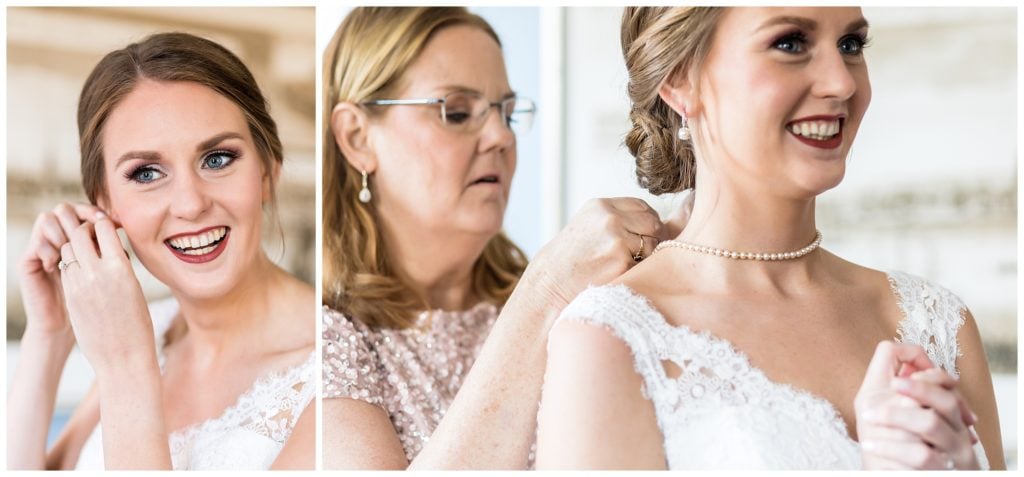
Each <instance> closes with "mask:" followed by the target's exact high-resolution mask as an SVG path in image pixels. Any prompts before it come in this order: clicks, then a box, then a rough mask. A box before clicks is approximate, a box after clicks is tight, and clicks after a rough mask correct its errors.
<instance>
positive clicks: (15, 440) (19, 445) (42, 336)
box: [7, 203, 99, 470]
mask: <svg viewBox="0 0 1024 477" xmlns="http://www.w3.org/2000/svg"><path fill="white" fill-rule="evenodd" d="M98 212H99V209H97V208H96V207H94V206H91V205H85V204H72V203H61V204H58V205H57V206H56V207H54V208H53V209H52V210H49V211H46V212H43V213H41V214H39V216H38V217H37V219H36V221H35V223H34V224H33V225H32V232H31V236H30V238H29V246H28V248H27V249H26V250H25V253H24V254H23V256H22V257H21V259H20V260H19V262H18V282H19V288H20V289H21V296H22V303H23V305H24V307H25V318H26V327H25V334H24V336H23V337H22V340H21V348H20V352H19V356H18V365H17V368H16V370H15V373H14V377H13V379H12V380H11V386H10V392H9V394H8V395H7V465H8V468H10V469H24V470H29V469H43V468H45V467H48V466H50V467H52V466H53V465H54V464H55V463H58V462H63V463H67V460H68V458H67V456H65V455H64V454H65V453H76V452H77V449H76V448H75V446H74V445H71V444H72V443H74V442H78V445H79V446H80V445H81V442H84V440H85V438H86V437H87V435H88V432H89V431H90V430H91V429H92V426H84V427H82V428H79V427H75V426H72V423H70V422H69V424H68V428H67V429H66V430H65V432H64V435H65V436H67V439H65V440H62V441H61V442H64V443H66V444H67V445H68V446H69V447H67V448H66V447H64V446H56V447H55V448H54V450H53V451H52V452H51V454H52V455H50V456H46V435H47V431H48V429H49V427H50V421H51V419H52V417H53V409H54V404H55V400H56V394H57V387H58V385H59V383H60V377H61V373H62V372H63V370H64V365H65V364H66V362H67V359H68V355H69V354H70V353H71V349H72V348H73V347H74V344H75V337H74V335H73V333H72V330H71V325H70V324H69V322H68V317H67V312H66V311H65V306H64V293H63V290H62V289H61V277H60V274H61V271H60V270H59V268H58V263H59V260H60V258H61V256H60V249H61V247H62V246H63V245H65V244H66V243H67V242H68V237H69V236H70V235H71V234H72V232H73V231H74V230H76V229H77V228H79V227H80V226H81V225H82V224H83V223H88V222H90V221H94V220H96V214H97V213H98ZM88 407H89V406H84V405H83V406H80V408H88ZM83 412H84V413H86V414H88V413H87V412H85V411H83V410H81V409H80V410H79V411H76V413H75V414H76V416H77V415H79V413H83ZM76 422H77V421H76ZM93 425H94V424H93ZM73 463H74V462H71V464H72V465H73Z"/></svg>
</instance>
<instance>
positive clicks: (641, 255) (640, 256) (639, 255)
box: [633, 234, 644, 262]
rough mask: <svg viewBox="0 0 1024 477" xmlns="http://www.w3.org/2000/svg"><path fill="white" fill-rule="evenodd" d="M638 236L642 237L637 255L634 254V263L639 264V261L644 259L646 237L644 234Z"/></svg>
mask: <svg viewBox="0 0 1024 477" xmlns="http://www.w3.org/2000/svg"><path fill="white" fill-rule="evenodd" d="M636 235H637V237H640V248H638V249H637V250H636V253H634V254H633V261H634V262H639V261H641V260H643V259H644V236H643V234H636Z"/></svg>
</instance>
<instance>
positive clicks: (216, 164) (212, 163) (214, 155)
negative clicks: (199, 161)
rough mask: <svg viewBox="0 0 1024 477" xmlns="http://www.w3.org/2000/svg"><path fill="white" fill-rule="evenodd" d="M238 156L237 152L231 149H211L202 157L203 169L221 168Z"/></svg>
mask: <svg viewBox="0 0 1024 477" xmlns="http://www.w3.org/2000/svg"><path fill="white" fill-rule="evenodd" d="M236 157H238V155H237V154H235V153H234V152H231V151H213V152H211V153H209V154H207V155H206V157H204V158H203V168H204V169H223V168H225V167H227V166H229V165H231V163H232V162H234V161H235V158H236Z"/></svg>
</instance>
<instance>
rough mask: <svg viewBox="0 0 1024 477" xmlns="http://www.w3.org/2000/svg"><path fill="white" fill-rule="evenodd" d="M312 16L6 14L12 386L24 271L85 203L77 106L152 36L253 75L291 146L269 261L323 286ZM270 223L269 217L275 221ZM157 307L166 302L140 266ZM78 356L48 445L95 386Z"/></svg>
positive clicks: (294, 12)
mask: <svg viewBox="0 0 1024 477" xmlns="http://www.w3.org/2000/svg"><path fill="white" fill-rule="evenodd" d="M314 16H315V13H314V9H313V8H311V7H309V8H306V7H301V8H8V9H7V25H6V29H7V30H6V32H7V91H6V93H7V138H8V142H7V144H6V148H7V151H6V154H7V377H8V380H9V379H10V378H11V376H12V375H13V370H14V367H15V366H16V364H17V353H18V345H17V342H18V340H19V339H20V337H21V334H22V332H23V330H24V325H25V315H24V310H23V308H22V304H21V295H20V292H19V288H18V275H17V269H16V265H17V263H18V258H19V257H20V256H21V254H22V253H23V252H24V250H25V247H26V245H27V242H28V237H29V233H30V231H31V228H32V224H33V222H34V221H35V218H36V216H37V215H38V214H39V213H40V212H43V211H46V210H50V209H52V208H53V207H54V206H56V205H57V203H59V202H62V201H78V202H87V199H86V198H85V194H84V193H83V191H82V186H81V175H80V173H79V158H80V155H79V150H78V129H77V125H76V113H77V106H78V95H79V93H80V92H81V89H82V85H83V84H84V82H85V78H86V77H87V76H88V74H89V72H90V71H92V68H93V67H94V66H95V65H96V63H97V62H98V61H99V60H100V59H101V58H102V57H103V56H104V55H106V54H107V53H109V52H110V51H112V50H115V49H119V48H123V47H124V46H126V45H128V44H129V43H132V42H135V41H139V40H142V39H143V38H145V37H146V36H148V35H150V34H153V33H158V32H166V31H183V32H188V33H192V34H196V35H199V36H202V37H205V38H208V39H210V40H213V41H216V42H218V43H220V44H221V45H223V46H225V47H226V48H228V49H229V50H231V51H232V52H233V53H235V54H236V55H238V56H239V58H241V59H242V61H243V62H244V63H245V64H246V66H247V67H248V68H249V70H250V71H252V73H253V75H254V76H255V77H256V81H257V82H258V83H259V86H260V89H261V90H262V92H263V94H264V96H265V97H266V98H267V101H268V102H269V104H270V113H271V115H272V116H273V117H274V120H275V121H276V122H277V126H278V131H279V134H280V136H281V141H282V143H283V145H284V156H285V159H284V168H283V170H282V177H281V180H280V182H279V184H278V190H277V192H278V209H279V214H278V215H279V219H280V222H281V226H282V228H283V230H284V243H283V244H282V243H281V240H280V238H279V235H278V231H277V228H276V226H273V225H272V223H271V222H267V223H268V225H269V226H268V227H264V236H265V239H264V248H265V250H266V251H267V254H268V256H269V257H270V258H271V259H272V260H275V261H276V262H277V263H279V264H280V265H282V266H283V267H284V268H285V269H287V270H289V271H291V272H292V273H294V274H296V275H297V276H299V277H300V278H301V279H303V280H304V281H306V282H308V283H310V284H312V283H313V279H314V274H315V265H316V264H315V233H316V222H317V221H316V219H315V216H316V210H315V203H316V188H315V172H316V161H315V141H316V134H315V133H316V118H315V112H316V61H317V60H316V54H315V51H314V48H315V43H314V42H315V33H314V32H315V30H314V25H315V23H314ZM268 219H270V216H269V214H268ZM133 263H134V265H135V272H136V274H137V276H138V277H139V280H140V282H141V283H142V287H143V289H144V291H145V293H146V296H147V298H148V299H150V300H153V299H158V298H162V297H164V296H168V295H169V292H168V290H167V289H166V287H164V286H163V285H162V284H161V283H160V282H158V281H157V280H156V279H154V278H153V277H152V276H151V275H150V274H149V273H148V272H147V271H146V269H145V268H143V267H142V266H141V265H140V264H139V263H138V261H137V260H133ZM92 378H93V374H92V370H91V368H89V366H88V363H87V362H86V361H85V359H84V358H83V357H82V356H81V355H80V354H79V353H78V352H77V350H76V351H75V352H73V353H72V356H71V358H70V360H69V362H68V365H67V367H66V368H65V370H64V376H63V379H62V381H61V387H60V390H59V391H58V398H57V411H56V416H55V419H54V423H53V425H52V426H51V438H52V437H53V436H54V435H55V434H54V433H55V432H56V431H57V430H58V429H59V428H60V427H61V426H63V424H64V422H65V421H66V419H67V416H68V414H69V413H70V411H71V410H73V408H74V406H75V405H76V404H77V403H78V401H79V400H80V399H81V397H82V396H83V395H84V393H85V391H87V388H88V386H89V385H90V383H91V382H92Z"/></svg>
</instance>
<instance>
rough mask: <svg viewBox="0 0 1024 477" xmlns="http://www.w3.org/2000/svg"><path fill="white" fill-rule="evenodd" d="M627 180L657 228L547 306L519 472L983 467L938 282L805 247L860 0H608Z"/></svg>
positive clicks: (983, 440) (970, 343)
mask: <svg viewBox="0 0 1024 477" xmlns="http://www.w3.org/2000/svg"><path fill="white" fill-rule="evenodd" d="M621 30H622V31H621V36H622V52H623V55H624V57H625V60H626V68H627V70H628V73H629V87H628V88H629V91H628V92H629V99H630V102H631V106H632V109H631V112H630V119H631V120H632V123H633V128H632V130H631V131H630V132H629V133H628V135H627V137H626V145H627V146H628V147H629V149H630V152H631V153H632V154H633V155H634V157H635V158H636V165H637V174H638V177H639V179H640V183H641V185H643V186H644V187H646V188H647V190H649V191H650V192H651V193H654V194H664V193H672V192H679V191H682V190H684V189H688V188H693V189H694V205H693V212H692V214H691V216H690V221H689V222H688V224H687V226H686V228H685V229H684V230H683V231H682V233H681V234H680V235H679V236H678V237H676V238H675V239H674V240H666V241H664V242H662V243H660V244H659V245H658V247H657V248H656V249H655V251H654V253H652V255H651V257H650V258H647V259H645V260H644V261H643V262H641V263H640V264H639V265H637V266H636V267H633V268H632V269H630V270H629V271H628V272H626V273H625V274H624V275H622V276H621V277H619V278H618V279H617V280H615V281H613V282H612V283H611V284H609V285H605V286H600V287H592V288H590V289H588V290H587V291H585V292H583V293H581V294H580V295H578V296H577V297H576V299H575V300H574V301H573V302H572V303H570V304H569V306H568V307H566V308H565V309H564V310H563V312H562V314H561V315H560V317H559V318H558V320H557V321H556V323H555V325H553V327H552V331H551V334H550V337H549V341H548V361H547V363H548V366H547V371H546V376H545V381H544V391H543V399H542V405H541V411H540V416H539V430H538V442H537V446H538V447H537V468H540V469H544V468H648V469H659V468H661V469H663V468H668V469H726V468H730V469H819V468H821V469H855V468H866V469H954V468H955V469H978V468H985V467H988V466H989V464H991V467H992V468H1003V467H1004V463H1003V457H1002V452H1001V447H1000V432H999V420H998V417H997V413H996V405H995V398H994V396H993V388H992V379H991V376H990V375H989V371H988V365H987V363H986V361H985V355H984V352H983V349H982V345H981V341H980V338H979V334H978V329H977V326H976V325H975V322H974V318H973V317H972V316H971V313H970V311H968V310H967V308H966V307H965V306H964V304H963V303H962V302H961V301H960V299H959V298H957V297H956V296H954V295H953V294H952V293H950V292H949V291H948V290H946V289H944V288H942V287H940V286H938V285H935V284H933V283H930V282H928V281H926V280H924V279H921V278H918V277H914V276H911V275H908V274H905V273H901V272H897V271H890V272H882V271H877V270H872V269H868V268H865V267H862V266H859V265H856V264H854V263H850V262H848V261H846V260H843V259H842V258H840V257H838V256H836V255H833V254H832V253H830V252H828V251H827V250H825V249H824V248H823V247H822V244H824V243H826V242H824V241H823V237H822V234H821V232H819V231H818V230H817V228H816V226H815V200H816V198H817V196H818V195H819V194H821V193H823V192H825V191H827V190H829V189H831V188H833V187H835V186H837V185H838V184H839V183H840V181H841V180H842V179H843V175H844V173H845V168H846V164H847V162H846V158H847V155H848V153H849V151H850V147H851V145H852V144H853V140H854V138H855V137H856V134H857V129H858V127H859V126H860V124H861V120H862V119H863V118H864V115H865V112H866V111H867V108H868V103H869V102H870V99H871V83H870V81H869V80H868V69H867V64H866V62H865V58H864V48H865V47H866V46H867V32H868V22H867V20H865V19H864V17H863V16H862V15H861V10H860V9H859V8H713V7H676V8H627V9H626V12H625V14H624V15H623V18H622V27H621Z"/></svg>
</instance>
